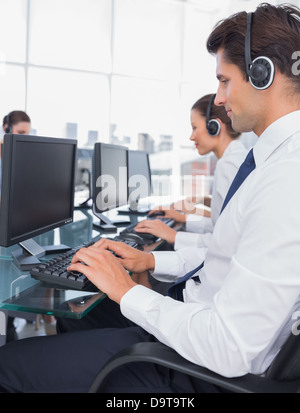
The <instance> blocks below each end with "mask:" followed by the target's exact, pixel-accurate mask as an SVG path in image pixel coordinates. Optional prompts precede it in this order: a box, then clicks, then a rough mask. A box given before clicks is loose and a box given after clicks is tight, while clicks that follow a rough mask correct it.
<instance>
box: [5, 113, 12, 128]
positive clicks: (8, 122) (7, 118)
mask: <svg viewBox="0 0 300 413" xmlns="http://www.w3.org/2000/svg"><path fill="white" fill-rule="evenodd" d="M10 114H11V112H9V114H8V115H6V122H5V123H7V126H6V128H5V133H12V127H11V126H12V125H11V124H10Z"/></svg>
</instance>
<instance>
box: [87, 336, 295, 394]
mask: <svg viewBox="0 0 300 413" xmlns="http://www.w3.org/2000/svg"><path fill="white" fill-rule="evenodd" d="M136 361H143V362H149V363H155V364H158V365H161V366H164V367H167V368H170V369H174V370H177V371H179V372H181V373H184V374H187V375H189V376H193V377H196V378H198V379H200V380H204V381H206V382H209V383H212V384H214V385H216V386H218V387H219V388H221V389H223V390H225V391H229V392H233V393H299V392H300V334H299V335H294V334H291V335H290V336H289V338H288V339H287V341H286V342H285V344H284V345H283V346H282V348H281V350H280V351H279V353H278V354H277V356H276V357H275V359H274V360H273V362H272V364H271V365H270V367H269V368H268V370H267V372H266V375H265V377H261V376H256V375H254V374H250V373H249V374H246V375H245V376H241V377H236V378H227V377H223V376H221V375H219V374H217V373H214V372H212V371H210V370H208V369H206V368H204V367H201V366H198V365H197V364H194V363H191V362H190V361H188V360H186V359H184V358H183V357H182V356H180V355H179V354H178V353H177V352H176V351H175V350H173V349H171V348H170V347H167V346H166V345H164V344H162V343H158V342H156V343H148V342H146V343H137V344H134V345H132V346H129V347H127V348H126V349H124V350H122V351H120V352H119V353H118V354H116V355H115V356H113V357H112V358H111V359H110V360H109V361H108V362H107V364H106V365H105V366H104V367H103V368H102V369H101V370H100V372H99V373H98V375H97V377H96V378H95V380H94V382H93V384H92V386H91V388H90V390H89V392H90V393H104V392H105V385H106V380H107V378H108V375H109V374H110V373H111V372H112V371H113V370H114V369H115V368H117V367H119V366H122V365H124V364H127V363H132V362H136Z"/></svg>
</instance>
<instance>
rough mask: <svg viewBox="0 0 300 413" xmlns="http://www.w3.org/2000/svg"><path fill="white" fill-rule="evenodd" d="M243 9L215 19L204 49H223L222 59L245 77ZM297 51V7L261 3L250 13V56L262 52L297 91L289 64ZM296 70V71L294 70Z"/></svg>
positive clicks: (299, 16)
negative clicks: (225, 17)
mask: <svg viewBox="0 0 300 413" xmlns="http://www.w3.org/2000/svg"><path fill="white" fill-rule="evenodd" d="M246 26H247V13H246V12H245V11H243V12H240V13H236V14H234V15H232V16H230V17H228V18H227V19H225V20H222V21H220V22H219V23H217V25H216V26H215V28H214V29H213V31H212V33H211V34H210V36H209V38H208V40H207V44H206V46H207V50H208V51H209V53H211V54H216V53H217V51H218V50H219V49H224V59H226V61H227V62H229V63H232V64H235V65H236V66H238V67H239V69H240V71H241V72H242V73H243V74H244V78H245V80H247V81H248V76H247V71H246V63H245V35H246ZM297 51H300V9H299V8H297V7H296V6H292V5H289V4H281V5H278V6H273V5H271V4H269V3H261V4H260V5H259V6H258V7H257V8H256V10H255V12H254V13H253V16H252V25H251V59H252V60H254V59H255V58H256V57H258V56H266V57H268V58H269V59H271V60H272V62H273V63H274V65H275V67H276V69H277V70H279V72H280V73H282V74H284V75H285V76H286V77H287V78H289V79H290V80H291V82H292V83H293V86H294V88H295V87H296V89H297V92H299V91H300V77H299V75H294V74H293V70H292V66H293V65H294V64H295V61H294V59H295V57H294V56H295V55H294V56H293V54H294V53H295V52H297ZM297 74H298V73H297Z"/></svg>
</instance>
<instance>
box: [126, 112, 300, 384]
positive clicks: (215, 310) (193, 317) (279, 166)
mask: <svg viewBox="0 0 300 413" xmlns="http://www.w3.org/2000/svg"><path fill="white" fill-rule="evenodd" d="M254 158H255V162H256V169H255V170H254V171H253V172H252V173H251V174H250V175H249V176H248V177H247V179H246V180H245V181H244V183H243V184H242V185H241V186H240V188H239V189H238V190H237V192H236V193H235V195H234V196H233V197H232V198H231V200H230V201H229V203H228V204H227V206H226V208H225V209H224V211H223V212H222V214H221V215H220V217H219V218H218V220H217V222H216V225H215V228H214V232H213V236H212V239H211V243H210V245H209V248H208V251H207V253H206V257H205V265H204V267H203V269H202V270H201V271H200V272H199V276H200V279H201V284H199V283H198V284H197V283H195V282H194V281H193V280H192V279H190V280H189V281H187V283H186V288H185V290H184V291H183V295H184V302H179V301H176V300H174V299H171V298H170V297H166V296H162V295H160V294H159V293H157V292H155V291H153V290H150V289H148V288H146V287H143V286H141V285H138V286H135V287H133V288H132V289H130V290H129V291H128V292H127V293H126V294H125V295H124V296H123V298H122V300H121V311H122V313H123V314H124V315H125V316H126V317H127V318H129V319H131V320H132V321H134V322H136V323H137V324H139V325H140V326H142V327H143V328H144V329H145V330H147V331H148V332H150V333H152V334H153V335H154V336H156V338H157V339H158V340H160V341H161V342H163V343H165V344H166V345H168V346H170V347H173V348H174V349H175V350H176V351H177V352H178V353H180V354H181V355H182V356H184V357H185V358H187V359H189V360H191V361H193V362H195V363H197V364H199V365H202V366H205V367H207V368H209V369H211V370H213V371H216V372H217V373H220V374H222V375H224V376H228V377H232V376H240V375H244V374H246V373H248V372H252V373H254V374H263V373H264V372H265V371H266V369H267V367H268V366H269V364H270V363H271V361H272V360H273V358H274V356H275V355H276V353H277V352H278V351H279V349H280V347H281V345H282V344H283V342H284V341H285V339H286V338H287V336H288V335H289V334H290V333H291V331H292V326H293V324H294V323H295V319H294V318H295V315H296V314H299V313H298V312H297V311H299V309H300V299H299V295H300V277H299V251H300V237H299V228H300V213H299V210H300V185H299V183H298V177H299V176H300V111H295V112H293V113H290V114H288V115H286V116H284V117H282V118H280V119H278V120H277V121H275V122H274V123H273V124H272V125H270V126H269V127H268V128H267V129H266V130H265V131H264V132H263V134H262V135H261V136H260V138H259V139H258V141H257V143H256V144H255V146H254Z"/></svg>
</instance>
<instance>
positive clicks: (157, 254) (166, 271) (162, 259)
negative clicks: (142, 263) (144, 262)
mask: <svg viewBox="0 0 300 413" xmlns="http://www.w3.org/2000/svg"><path fill="white" fill-rule="evenodd" d="M152 254H153V255H154V259H155V267H154V271H152V272H151V275H152V276H153V277H154V278H156V279H157V280H159V281H164V282H173V281H175V279H176V278H177V277H178V273H179V271H180V268H179V267H180V266H179V262H178V257H177V255H176V254H174V251H152ZM159 275H162V277H159Z"/></svg>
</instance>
